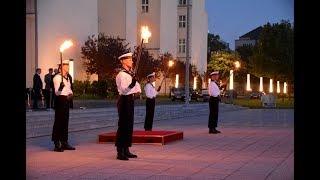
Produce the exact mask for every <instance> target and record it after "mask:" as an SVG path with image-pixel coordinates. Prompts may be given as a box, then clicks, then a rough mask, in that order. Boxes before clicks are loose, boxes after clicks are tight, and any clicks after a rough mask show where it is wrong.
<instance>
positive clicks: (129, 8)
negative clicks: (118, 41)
mask: <svg viewBox="0 0 320 180" xmlns="http://www.w3.org/2000/svg"><path fill="white" fill-rule="evenodd" d="M125 8H126V12H125V13H126V25H125V29H126V40H127V42H128V43H129V46H130V48H131V51H132V52H133V51H134V46H136V45H137V33H138V32H137V1H135V0H126V7H125Z"/></svg>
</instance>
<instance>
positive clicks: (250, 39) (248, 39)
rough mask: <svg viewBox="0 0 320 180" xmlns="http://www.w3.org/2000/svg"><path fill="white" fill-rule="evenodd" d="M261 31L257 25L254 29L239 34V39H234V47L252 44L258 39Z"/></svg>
mask: <svg viewBox="0 0 320 180" xmlns="http://www.w3.org/2000/svg"><path fill="white" fill-rule="evenodd" d="M261 31H262V27H261V26H259V27H257V28H256V29H254V30H252V31H250V32H248V33H246V34H244V35H242V36H240V37H239V39H237V40H235V49H237V48H238V47H241V46H245V45H246V46H254V45H255V44H256V43H257V41H258V39H259V35H260V33H261Z"/></svg>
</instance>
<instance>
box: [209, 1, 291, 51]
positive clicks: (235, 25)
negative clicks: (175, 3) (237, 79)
mask: <svg viewBox="0 0 320 180" xmlns="http://www.w3.org/2000/svg"><path fill="white" fill-rule="evenodd" d="M206 10H207V13H208V28H209V32H210V33H213V34H215V35H219V36H220V38H221V39H222V40H224V41H225V42H227V43H229V47H230V48H231V49H233V50H234V41H235V40H236V39H239V36H242V35H244V34H245V33H247V32H249V31H251V30H253V29H255V28H256V27H258V26H262V25H264V24H266V23H267V22H270V23H276V22H280V21H281V20H282V19H284V20H290V22H291V23H293V20H294V0H206Z"/></svg>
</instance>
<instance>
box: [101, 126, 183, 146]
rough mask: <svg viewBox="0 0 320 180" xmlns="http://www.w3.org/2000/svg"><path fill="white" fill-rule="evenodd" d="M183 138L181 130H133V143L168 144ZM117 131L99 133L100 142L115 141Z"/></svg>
mask: <svg viewBox="0 0 320 180" xmlns="http://www.w3.org/2000/svg"><path fill="white" fill-rule="evenodd" d="M180 139H183V132H181V131H141V130H140V131H139V130H138V131H133V137H132V143H147V144H149V143H150V144H162V145H164V144H167V143H168V142H172V141H176V140H180ZM115 140H116V132H110V133H103V134H99V143H107V142H113V143H114V142H115Z"/></svg>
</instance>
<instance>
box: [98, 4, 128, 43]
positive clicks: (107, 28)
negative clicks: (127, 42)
mask: <svg viewBox="0 0 320 180" xmlns="http://www.w3.org/2000/svg"><path fill="white" fill-rule="evenodd" d="M98 18H99V23H98V26H99V32H101V33H104V34H105V35H109V36H110V35H111V36H115V37H117V36H119V37H120V38H126V28H125V27H126V0H98Z"/></svg>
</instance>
